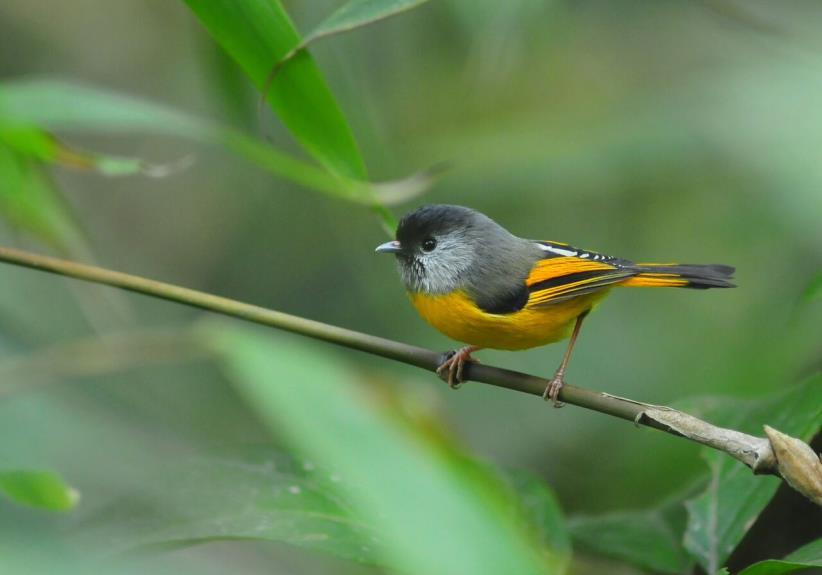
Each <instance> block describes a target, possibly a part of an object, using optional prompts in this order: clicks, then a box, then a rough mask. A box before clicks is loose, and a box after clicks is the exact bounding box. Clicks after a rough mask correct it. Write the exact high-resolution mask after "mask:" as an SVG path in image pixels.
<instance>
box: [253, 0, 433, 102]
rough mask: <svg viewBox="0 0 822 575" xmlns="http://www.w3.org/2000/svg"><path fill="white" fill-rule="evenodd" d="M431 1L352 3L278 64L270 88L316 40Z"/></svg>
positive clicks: (353, 0) (358, 0) (356, 0)
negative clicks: (289, 65) (288, 66)
mask: <svg viewBox="0 0 822 575" xmlns="http://www.w3.org/2000/svg"><path fill="white" fill-rule="evenodd" d="M428 1H429V0H349V1H348V2H346V3H345V4H343V5H342V6H340V7H339V8H338V9H337V10H336V11H334V12H333V13H332V14H331V15H330V16H329V17H328V18H326V19H325V20H323V21H322V22H321V23H320V24H319V25H318V26H317V27H316V28H314V29H313V30H312V31H311V32H309V33H308V35H307V36H306V37H305V38H304V39H303V40H302V42H300V43H299V44H297V45H296V46H295V47H294V48H292V49H291V50H289V51H288V53H287V54H286V55H285V56H283V57H282V58H281V59H280V61H279V62H277V64H276V65H275V66H274V69H273V70H272V71H271V72H270V73H269V75H268V78H267V79H266V84H265V85H266V88H267V87H268V85H269V84H270V83H271V81H272V80H273V79H274V77H275V76H276V74H277V73H278V72H279V71H280V69H281V68H282V66H283V65H284V64H285V63H286V62H288V61H290V60H291V59H293V58H294V56H296V55H297V54H298V53H299V52H302V51H303V50H305V49H306V48H307V47H308V45H309V44H311V43H312V42H314V41H315V40H319V39H320V38H325V37H327V36H333V35H335V34H341V33H343V32H348V31H349V30H354V29H355V28H361V27H363V26H368V25H369V24H373V23H374V22H378V21H380V20H385V19H386V18H389V17H391V16H395V15H396V14H400V13H402V12H406V11H408V10H411V9H413V8H416V7H417V6H420V5H422V4H425V3H426V2H428ZM266 92H267V89H264V90H263V93H264V94H265V93H266Z"/></svg>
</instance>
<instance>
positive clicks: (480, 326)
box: [409, 290, 608, 350]
mask: <svg viewBox="0 0 822 575" xmlns="http://www.w3.org/2000/svg"><path fill="white" fill-rule="evenodd" d="M607 291H608V290H601V291H598V292H595V293H591V294H586V295H581V296H579V297H575V298H572V299H569V300H567V301H563V302H558V303H556V304H553V305H546V306H542V307H528V306H525V307H524V308H523V309H521V310H519V311H516V312H513V313H507V314H492V313H486V312H484V311H482V310H481V309H480V308H479V307H477V306H476V304H474V302H473V301H472V300H471V298H470V297H469V296H468V295H467V294H466V293H465V292H463V291H455V292H452V293H449V294H444V295H435V296H432V295H426V294H423V293H412V294H409V295H410V297H411V302H412V303H413V304H414V307H416V308H417V311H419V312H420V315H422V317H424V318H425V320H426V321H427V322H428V323H430V324H431V325H433V326H434V327H435V328H437V329H438V330H439V331H441V332H442V333H444V334H445V335H447V336H448V337H450V338H452V339H455V340H457V341H461V342H463V343H467V344H468V345H476V346H478V347H486V348H492V349H510V350H515V349H528V348H530V347H537V346H540V345H545V344H548V343H553V342H555V341H559V340H561V339H565V338H566V337H568V336H569V335H570V334H571V330H572V329H573V326H574V320H576V318H577V317H578V316H579V315H580V314H582V313H584V312H586V311H588V310H590V309H591V308H592V307H593V305H594V304H595V303H596V302H597V301H598V300H599V299H601V298H602V297H604V296H605V294H606V293H607Z"/></svg>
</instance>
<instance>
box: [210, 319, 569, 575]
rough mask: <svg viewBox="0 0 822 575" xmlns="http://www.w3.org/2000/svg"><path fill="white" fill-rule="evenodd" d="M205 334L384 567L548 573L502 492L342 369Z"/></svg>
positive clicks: (281, 343) (325, 358)
mask: <svg viewBox="0 0 822 575" xmlns="http://www.w3.org/2000/svg"><path fill="white" fill-rule="evenodd" d="M209 333H210V338H211V341H212V342H213V345H214V346H215V347H216V348H217V350H218V351H219V352H221V353H222V354H223V356H224V357H225V361H226V364H227V367H228V372H229V374H230V376H231V379H232V380H233V381H234V382H235V383H236V385H237V388H238V390H239V391H240V393H241V394H242V395H243V396H245V398H246V399H247V400H248V403H249V405H251V406H253V407H254V409H255V410H256V411H257V412H258V413H259V415H260V417H261V418H262V419H263V421H265V422H266V423H267V424H268V425H270V426H271V428H272V429H274V430H276V431H277V432H278V433H279V434H280V435H281V436H282V437H283V439H284V440H285V441H286V442H287V443H288V444H290V445H291V446H292V447H293V448H294V450H295V451H297V452H299V453H301V454H302V455H303V456H304V457H306V458H308V459H310V460H312V461H316V462H318V464H322V465H323V466H324V467H327V468H329V469H336V470H337V471H338V473H339V474H340V475H341V477H343V478H344V481H341V482H339V483H335V484H333V485H332V489H333V490H334V493H335V494H336V495H337V496H339V497H340V498H342V500H344V501H346V502H347V503H348V504H349V505H350V506H351V508H352V509H353V510H354V511H355V513H356V514H357V515H358V516H359V517H362V519H363V520H364V521H366V522H367V523H368V524H370V525H374V526H375V531H376V532H377V533H379V536H380V540H381V542H382V544H383V546H382V549H381V550H380V551H379V552H380V554H381V555H382V557H383V559H384V561H385V563H387V564H388V565H390V566H392V567H393V568H394V569H396V570H398V571H402V572H406V573H448V574H449V575H463V574H465V575H468V574H471V575H483V574H494V575H497V574H499V573H517V574H529V573H534V574H536V573H552V572H555V570H554V569H551V568H550V567H549V566H548V565H547V564H546V563H545V561H544V559H543V558H542V557H541V556H540V554H539V552H538V551H537V549H536V544H535V543H536V542H535V541H533V539H532V536H531V535H529V528H528V527H526V526H524V525H522V524H521V523H518V522H517V521H516V518H515V514H512V513H511V510H512V509H516V504H515V502H513V501H511V500H510V498H509V497H508V496H507V494H508V492H507V490H506V489H504V488H503V487H502V486H501V485H500V484H499V483H498V482H497V481H495V479H494V478H493V477H491V476H488V475H487V474H483V473H481V472H480V470H478V469H477V468H476V466H472V467H470V470H469V469H468V468H466V466H465V465H461V464H460V462H459V461H458V460H456V459H455V458H454V457H453V456H452V455H451V454H450V452H449V451H448V450H444V449H442V446H441V445H440V444H435V443H434V441H433V440H432V438H431V437H430V436H429V435H428V434H427V433H426V431H425V430H424V429H420V428H417V427H415V426H412V425H411V424H410V423H409V422H406V421H403V420H402V419H401V418H398V417H397V416H396V414H395V413H393V412H390V411H388V410H389V408H388V407H387V406H386V404H385V402H380V401H379V398H378V397H375V396H374V395H373V394H371V393H369V391H368V390H367V389H366V388H365V387H363V385H362V384H360V383H358V382H357V378H356V376H355V375H354V374H353V373H352V372H351V369H350V368H349V367H348V366H347V365H346V364H345V363H343V362H341V361H338V360H336V359H334V357H333V356H332V355H330V354H328V353H325V352H322V351H320V350H319V349H318V348H317V347H315V346H314V345H310V344H306V343H304V342H302V341H297V340H295V339H293V338H288V337H282V336H280V337H270V336H268V337H266V336H263V335H261V334H260V333H259V332H256V331H252V330H250V329H241V328H238V327H234V326H228V325H226V324H220V325H219V327H215V328H212V329H211V330H210V332H209Z"/></svg>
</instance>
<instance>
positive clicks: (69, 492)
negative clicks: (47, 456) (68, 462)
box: [0, 470, 80, 511]
mask: <svg viewBox="0 0 822 575" xmlns="http://www.w3.org/2000/svg"><path fill="white" fill-rule="evenodd" d="M0 492H2V493H4V494H5V495H6V497H8V498H9V499H11V500H12V501H14V502H15V503H20V504H22V505H27V506H29V507H38V508H41V509H48V510H49V511H68V510H70V509H72V508H74V506H75V505H76V504H77V502H78V501H79V499H80V494H79V493H78V492H77V490H75V489H73V488H72V487H70V486H69V485H66V484H65V483H64V482H63V480H62V479H60V477H59V476H57V475H55V474H54V473H51V472H50V471H21V470H3V471H0Z"/></svg>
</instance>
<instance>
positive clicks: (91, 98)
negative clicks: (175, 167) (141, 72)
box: [0, 79, 431, 209]
mask: <svg viewBox="0 0 822 575" xmlns="http://www.w3.org/2000/svg"><path fill="white" fill-rule="evenodd" d="M41 130H45V131H47V132H54V131H61V130H84V131H98V132H127V133H129V134H133V133H135V132H139V133H143V134H160V135H166V136H176V137H182V138H186V139H190V140H195V141H198V142H205V143H212V144H214V143H216V144H219V145H224V146H226V147H228V148H229V149H231V150H233V151H234V152H236V153H238V154H240V155H242V156H245V157H246V158H247V159H249V160H251V161H252V162H254V163H255V164H256V165H258V166H260V167H261V168H263V169H265V170H268V171H270V172H272V173H274V174H276V175H278V176H280V177H282V178H285V179H288V180H291V181H293V182H296V183H298V184H300V185H302V186H305V187H306V188H309V189H313V190H316V191H319V192H322V193H325V194H327V195H330V196H334V197H337V198H342V199H346V200H349V201H354V202H358V203H363V204H366V205H369V206H372V207H373V206H374V203H375V200H374V194H375V189H376V190H378V191H379V192H380V193H381V194H387V193H389V192H390V190H392V189H394V186H396V189H398V190H402V191H404V192H407V188H408V186H409V185H410V186H412V187H414V186H416V188H417V189H422V188H424V187H426V186H429V185H430V184H431V179H430V178H428V179H426V178H420V177H419V176H411V177H410V178H409V179H408V180H400V181H397V182H386V183H380V184H376V185H375V186H376V187H374V186H372V185H371V184H369V183H367V182H363V181H359V180H355V179H351V178H346V177H343V176H338V175H334V174H331V173H329V172H327V171H326V170H324V169H322V168H320V167H318V166H315V165H312V164H309V163H307V162H304V161H302V160H299V159H297V158H294V157H293V156H290V155H288V154H286V153H284V152H281V151H279V150H277V149H275V148H272V147H271V146H270V145H268V144H267V143H265V142H263V141H262V140H259V139H257V138H254V137H251V136H248V135H246V134H244V133H242V132H239V131H236V130H233V129H229V128H226V127H223V126H219V125H217V124H214V123H213V122H210V121H207V120H203V119H200V118H197V117H195V116H191V115H189V114H186V113H184V112H181V111H178V110H174V109H173V108H169V107H167V106H163V105H161V104H156V103H153V102H150V101H147V100H143V99H139V98H134V97H131V96H125V95H121V94H117V93H114V92H109V91H104V90H100V89H96V88H91V87H87V86H82V85H79V84H71V83H65V82H59V81H51V80H28V79H23V80H17V81H6V82H2V83H0V133H6V134H12V133H16V134H25V133H28V134H29V136H30V137H32V141H30V142H28V146H29V150H30V151H37V150H40V152H41V153H45V152H44V151H43V150H42V148H41V147H42V146H44V145H45V144H44V142H43V141H42V140H41V141H35V140H34V139H33V138H34V137H33V136H32V134H35V133H37V131H41ZM26 131H28V132H26ZM40 133H42V132H40ZM20 145H21V146H23V145H25V144H22V143H21V144H20ZM381 209H382V208H381Z"/></svg>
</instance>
